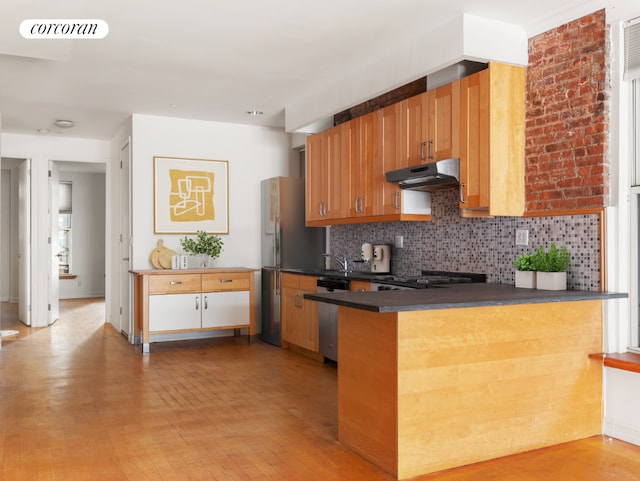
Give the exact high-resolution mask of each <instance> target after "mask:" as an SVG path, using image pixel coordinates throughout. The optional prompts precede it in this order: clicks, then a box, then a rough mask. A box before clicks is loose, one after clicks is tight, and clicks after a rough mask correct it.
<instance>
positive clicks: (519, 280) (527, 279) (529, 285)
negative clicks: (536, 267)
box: [516, 270, 536, 289]
mask: <svg viewBox="0 0 640 481" xmlns="http://www.w3.org/2000/svg"><path fill="white" fill-rule="evenodd" d="M516 287H524V288H526V289H535V288H536V272H535V271H518V270H516Z"/></svg>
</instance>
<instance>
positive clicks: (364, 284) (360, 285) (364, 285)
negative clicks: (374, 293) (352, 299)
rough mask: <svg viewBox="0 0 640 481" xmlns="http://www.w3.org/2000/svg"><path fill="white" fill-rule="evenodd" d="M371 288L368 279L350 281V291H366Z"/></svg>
mask: <svg viewBox="0 0 640 481" xmlns="http://www.w3.org/2000/svg"><path fill="white" fill-rule="evenodd" d="M370 290H371V282H369V281H351V285H350V291H351V292H368V291H370Z"/></svg>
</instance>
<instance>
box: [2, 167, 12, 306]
mask: <svg viewBox="0 0 640 481" xmlns="http://www.w3.org/2000/svg"><path fill="white" fill-rule="evenodd" d="M0 172H1V175H0V222H1V223H2V224H1V225H0V234H1V235H0V259H11V170H9V169H2V170H1V171H0ZM6 267H7V268H6V269H5V268H3V269H1V270H0V301H3V302H6V301H9V300H10V299H11V269H10V268H9V265H8V264H7V265H6Z"/></svg>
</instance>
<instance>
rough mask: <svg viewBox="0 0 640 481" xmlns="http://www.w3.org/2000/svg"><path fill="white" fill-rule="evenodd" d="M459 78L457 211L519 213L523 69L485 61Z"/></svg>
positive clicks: (521, 203) (522, 193) (470, 214)
mask: <svg viewBox="0 0 640 481" xmlns="http://www.w3.org/2000/svg"><path fill="white" fill-rule="evenodd" d="M459 83H460V209H461V213H462V215H463V216H464V217H488V216H496V215H504V216H521V215H522V214H523V212H524V202H525V198H524V197H525V189H524V122H525V69H524V68H523V67H517V66H513V65H505V64H500V63H490V64H489V68H488V69H486V70H482V71H481V72H478V73H476V74H473V75H470V76H469V77H465V78H463V79H461V80H460V81H459Z"/></svg>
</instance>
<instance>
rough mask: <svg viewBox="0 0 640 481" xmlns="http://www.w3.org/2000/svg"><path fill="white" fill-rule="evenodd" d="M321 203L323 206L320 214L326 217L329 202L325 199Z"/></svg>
mask: <svg viewBox="0 0 640 481" xmlns="http://www.w3.org/2000/svg"><path fill="white" fill-rule="evenodd" d="M322 204H323V206H324V207H323V212H322V215H323V216H324V217H326V216H327V212H328V210H329V209H328V207H327V206H328V204H329V202H327V201H326V200H325V201H324V202H323V203H322Z"/></svg>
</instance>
